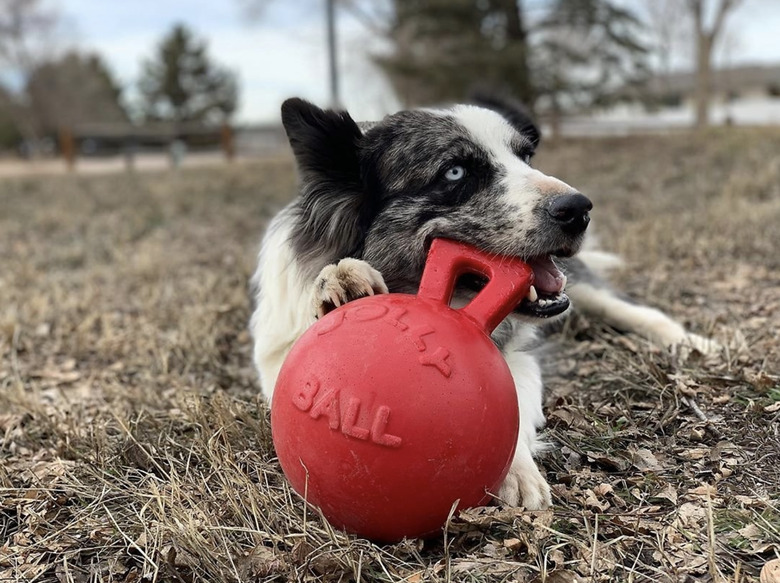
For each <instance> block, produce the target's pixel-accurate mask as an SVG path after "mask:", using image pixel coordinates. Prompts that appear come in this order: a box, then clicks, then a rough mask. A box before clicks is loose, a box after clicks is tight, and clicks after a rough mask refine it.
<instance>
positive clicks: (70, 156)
mask: <svg viewBox="0 0 780 583" xmlns="http://www.w3.org/2000/svg"><path fill="white" fill-rule="evenodd" d="M57 137H58V139H59V142H60V153H61V154H62V157H63V158H64V160H65V165H66V166H67V168H68V171H69V172H72V171H73V169H74V167H75V166H76V140H74V139H73V131H71V129H70V128H67V127H61V128H59V130H58V131H57Z"/></svg>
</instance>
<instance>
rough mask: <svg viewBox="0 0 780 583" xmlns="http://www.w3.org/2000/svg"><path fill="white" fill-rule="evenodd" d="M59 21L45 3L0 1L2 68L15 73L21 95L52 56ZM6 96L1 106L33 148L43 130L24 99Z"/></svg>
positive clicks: (39, 0)
mask: <svg viewBox="0 0 780 583" xmlns="http://www.w3.org/2000/svg"><path fill="white" fill-rule="evenodd" d="M58 20H59V19H58V15H57V13H56V12H55V11H54V10H53V9H51V8H50V7H49V6H48V5H47V3H46V0H0V64H2V65H5V67H7V69H8V70H10V71H13V72H14V73H15V75H16V79H17V80H18V81H19V89H20V91H24V89H25V88H26V87H27V84H28V81H29V79H30V76H31V75H32V74H33V72H34V71H35V70H36V68H37V67H38V66H39V65H40V63H41V62H42V61H43V60H44V58H45V57H46V55H47V54H48V53H49V52H50V49H51V39H52V37H53V32H54V30H55V29H56V27H57V25H58ZM5 93H6V97H5V99H3V100H2V102H0V106H2V107H4V108H6V109H8V110H9V111H10V112H11V117H12V119H14V121H15V122H16V124H17V127H18V130H19V133H20V134H21V135H22V136H23V137H24V138H25V139H26V140H27V141H28V143H29V144H30V146H33V147H34V145H35V143H36V142H37V140H38V137H39V135H40V131H41V129H40V127H38V124H37V122H36V119H35V116H34V115H33V113H32V111H31V109H30V108H29V107H28V106H27V103H26V100H25V96H24V95H23V94H21V95H20V94H19V92H15V91H13V90H12V88H6V91H5Z"/></svg>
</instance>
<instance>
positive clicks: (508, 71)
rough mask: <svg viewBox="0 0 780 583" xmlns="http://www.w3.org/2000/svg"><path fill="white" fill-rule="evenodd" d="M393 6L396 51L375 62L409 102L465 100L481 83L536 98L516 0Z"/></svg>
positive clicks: (396, 0) (415, 1)
mask: <svg viewBox="0 0 780 583" xmlns="http://www.w3.org/2000/svg"><path fill="white" fill-rule="evenodd" d="M392 4H393V15H394V16H393V21H392V22H391V23H390V25H389V27H388V32H387V37H388V39H389V40H390V41H391V44H392V47H393V52H392V54H390V55H386V56H381V57H377V59H376V60H377V63H378V64H379V65H380V66H381V67H382V69H383V70H384V71H385V72H386V73H387V74H388V76H389V77H390V80H391V82H392V83H393V85H394V87H395V89H396V92H397V93H398V96H399V98H400V99H401V100H402V101H403V102H405V103H406V104H407V105H415V104H421V103H434V102H437V101H449V100H453V99H454V100H457V99H463V97H464V96H466V95H467V94H468V93H469V92H470V91H471V90H473V89H476V88H479V87H480V86H489V87H491V88H497V89H498V88H500V89H502V90H505V91H509V92H512V93H513V94H514V95H516V96H517V97H519V98H520V99H522V100H523V101H525V102H532V101H533V99H534V97H535V94H534V87H533V84H532V80H531V77H530V72H529V69H528V46H527V34H526V27H525V23H524V14H523V12H522V10H521V8H520V6H519V4H517V3H516V2H515V0H482V1H480V0H392Z"/></svg>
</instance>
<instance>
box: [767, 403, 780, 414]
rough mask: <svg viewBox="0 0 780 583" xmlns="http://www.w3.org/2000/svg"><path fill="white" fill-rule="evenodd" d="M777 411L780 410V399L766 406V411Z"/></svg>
mask: <svg viewBox="0 0 780 583" xmlns="http://www.w3.org/2000/svg"><path fill="white" fill-rule="evenodd" d="M777 411H780V401H778V402H777V403H772V404H771V405H767V406H766V407H764V413H776V412H777Z"/></svg>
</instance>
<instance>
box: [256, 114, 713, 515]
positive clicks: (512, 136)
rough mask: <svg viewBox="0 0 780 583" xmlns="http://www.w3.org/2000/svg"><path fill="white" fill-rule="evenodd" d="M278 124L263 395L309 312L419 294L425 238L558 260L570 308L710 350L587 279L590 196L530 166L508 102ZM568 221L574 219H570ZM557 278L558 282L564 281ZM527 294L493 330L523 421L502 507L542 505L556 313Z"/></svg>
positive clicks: (518, 118)
mask: <svg viewBox="0 0 780 583" xmlns="http://www.w3.org/2000/svg"><path fill="white" fill-rule="evenodd" d="M282 121H283V124H284V127H285V130H286V132H287V135H288V137H289V140H290V144H291V146H292V149H293V153H294V155H295V158H296V162H297V165H298V171H299V174H300V194H299V196H298V198H296V199H295V200H294V201H293V202H292V203H291V204H290V205H288V206H287V207H286V208H285V209H284V210H283V211H281V212H280V213H279V214H278V215H277V216H276V217H275V218H274V219H273V221H272V222H271V224H270V225H269V227H268V230H267V232H266V235H265V238H264V240H263V243H262V247H261V250H260V256H259V265H258V268H257V271H256V273H255V275H254V277H253V279H252V284H253V294H254V299H255V301H256V309H255V311H254V314H253V315H252V319H251V324H250V326H251V332H252V336H253V338H254V342H255V346H254V361H255V365H256V367H257V369H258V371H259V374H260V382H261V385H262V389H263V392H264V394H265V396H266V397H267V398H268V399H269V400H270V397H271V395H272V393H273V389H274V384H275V382H276V377H277V375H278V373H279V369H280V368H281V365H282V362H283V360H284V358H285V356H286V355H287V353H288V351H289V350H290V348H291V346H292V345H293V343H294V342H295V341H296V340H297V338H298V337H299V336H300V335H301V334H302V333H303V332H304V331H305V330H306V329H307V328H308V327H309V326H310V325H311V324H312V323H313V322H314V321H315V319H316V318H317V317H318V316H320V315H322V314H324V313H326V312H328V311H329V310H331V309H333V308H334V307H335V306H338V305H340V304H342V303H345V302H348V301H351V300H354V299H356V298H359V297H362V296H365V295H368V294H375V293H387V292H388V290H389V291H391V292H415V291H416V290H417V286H418V284H419V281H420V276H421V274H422V269H423V264H424V261H425V257H426V252H427V249H428V245H429V243H430V241H431V239H433V238H434V237H447V238H451V239H456V240H459V241H463V242H466V243H470V244H473V245H476V246H477V247H480V248H482V249H484V250H486V251H489V252H495V253H498V254H509V255H514V256H519V257H522V258H524V259H527V260H530V261H534V260H536V259H535V258H542V259H539V261H541V262H542V264H544V265H548V264H547V263H544V262H545V261H547V260H546V259H544V258H547V257H549V256H555V257H556V258H557V261H558V262H559V264H565V265H564V269H565V270H566V271H567V274H568V275H569V286H568V287H567V292H568V295H569V296H570V297H571V298H572V300H573V302H574V304H575V305H576V307H577V309H579V310H583V311H585V312H587V313H589V314H591V315H596V316H599V317H601V318H602V319H603V320H604V321H606V322H607V323H609V324H611V325H613V326H614V327H616V328H618V329H622V330H626V331H636V332H638V333H640V334H643V335H645V336H647V337H648V338H650V339H651V340H653V341H656V342H658V343H660V344H663V345H669V346H671V345H678V344H688V345H693V346H694V347H695V348H698V349H699V350H702V351H710V350H713V349H716V348H717V345H716V344H715V343H713V342H711V341H709V340H707V339H705V338H702V337H699V336H696V335H693V334H690V333H688V332H686V331H685V330H684V329H683V327H682V326H680V325H679V324H678V323H676V322H674V321H673V320H671V319H670V318H669V317H667V316H666V315H664V314H663V313H661V312H659V311H658V310H655V309H653V308H648V307H645V306H641V305H636V304H634V303H631V302H628V301H626V300H624V299H621V297H620V296H619V295H617V294H615V293H613V292H612V291H611V290H610V289H609V288H608V287H607V286H606V285H604V284H603V283H601V280H600V279H599V278H598V277H596V276H595V275H594V274H593V272H592V271H591V269H590V268H589V267H588V265H587V259H588V255H587V254H585V253H583V255H582V259H578V258H571V257H572V255H574V254H575V253H576V252H577V251H578V250H579V249H580V247H581V245H582V242H583V236H584V230H585V226H586V225H587V210H589V208H590V204H589V201H588V202H587V205H586V206H583V205H584V204H585V203H584V202H583V200H584V201H587V199H585V197H583V196H582V195H580V194H578V193H576V191H575V190H574V189H573V188H572V187H570V186H569V185H567V184H565V183H564V182H562V181H560V180H558V179H556V178H553V177H550V176H547V175H545V174H543V173H542V172H541V171H539V170H537V169H535V168H533V167H532V166H531V165H530V159H531V156H533V154H534V151H535V149H536V147H537V145H538V143H539V132H538V130H537V129H536V127H535V126H534V124H533V123H532V122H531V120H530V118H529V117H528V115H527V114H526V113H525V111H524V110H523V109H522V107H520V106H519V105H518V104H516V103H514V102H512V101H506V100H496V99H489V100H486V101H484V102H483V103H482V105H457V106H454V107H452V108H449V109H421V110H412V111H402V112H400V113H396V114H394V115H390V116H388V117H386V118H384V119H383V120H382V121H380V122H377V123H371V124H360V125H359V124H357V123H355V122H354V121H353V120H352V118H351V117H350V116H349V115H348V114H347V113H346V112H335V111H324V110H322V109H319V108H317V107H316V106H314V105H312V104H310V103H307V102H305V101H302V100H299V99H291V100H288V101H286V102H285V103H284V104H283V106H282ZM575 200H576V202H574V201H575ZM572 205H574V206H577V205H579V206H577V208H576V209H575V210H572V209H571V208H569V207H572ZM561 209H563V210H561ZM562 213H563V214H562ZM566 213H568V214H566ZM571 217H574V218H573V219H572V221H574V223H572V221H568V222H567V220H568V219H570V218H571ZM572 225H573V226H572ZM591 257H592V258H599V257H601V255H595V254H594V255H592V256H591ZM549 281H552V280H549ZM555 282H556V283H555V285H554V286H553V287H560V288H561V289H562V287H563V285H565V279H563V280H562V281H561V280H559V279H555ZM474 285H475V282H471V284H469V283H468V282H467V283H466V284H465V285H463V286H460V287H459V288H458V290H457V291H456V295H455V298H454V299H453V303H454V304H461V305H462V304H465V303H466V302H467V301H468V299H469V297H471V296H472V295H473V293H474V289H475V287H474ZM548 287H549V286H548ZM559 292H561V290H560V289H559V290H557V292H554V293H553V295H554V296H555V297H554V298H551V299H549V301H548V300H543V302H542V303H545V304H547V308H546V309H547V311H548V312H550V310H552V312H556V311H564V310H565V308H566V307H567V306H568V300H567V299H565V294H563V293H559ZM556 294H557V295H556ZM547 297H549V295H548V296H547ZM532 299H536V298H529V299H528V300H527V301H525V302H524V304H523V306H525V309H518V310H517V312H516V313H515V314H513V315H511V316H510V317H508V318H507V319H506V320H505V321H504V322H503V323H502V324H501V326H499V328H498V329H497V330H496V331H495V333H494V335H493V339H494V341H495V342H496V344H497V345H498V346H499V348H500V349H501V351H502V353H503V354H504V356H505V358H506V361H507V363H508V365H509V368H510V370H511V371H512V375H513V378H514V379H515V383H516V388H517V397H518V402H519V406H520V419H521V430H520V437H519V440H518V444H517V450H516V454H515V458H514V461H513V463H512V466H511V469H510V473H509V475H508V477H507V478H506V480H505V482H504V484H503V486H502V487H501V489H500V491H499V492H498V493H497V495H498V498H499V499H500V500H501V501H502V502H504V503H506V504H510V505H518V504H521V503H522V505H523V506H525V507H526V508H528V509H540V508H545V507H547V506H549V505H550V504H551V499H550V489H549V487H548V485H547V482H546V481H545V479H544V477H543V476H542V474H541V472H540V471H539V469H538V467H537V465H536V463H535V461H534V459H533V457H532V456H533V453H534V452H535V451H537V450H538V449H539V443H538V441H537V430H538V429H539V428H541V427H542V426H543V425H544V415H543V412H542V394H543V393H542V388H543V385H542V376H541V371H540V367H539V363H538V362H537V359H536V357H535V356H534V355H533V354H532V352H531V350H532V349H533V348H535V347H537V346H538V341H537V332H536V329H537V325H538V324H540V323H542V317H543V316H549V315H553V314H549V313H545V308H544V306H540V303H539V300H537V302H536V303H531V300H532ZM564 304H565V305H564ZM551 306H552V307H551ZM553 308H554V309H553Z"/></svg>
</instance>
